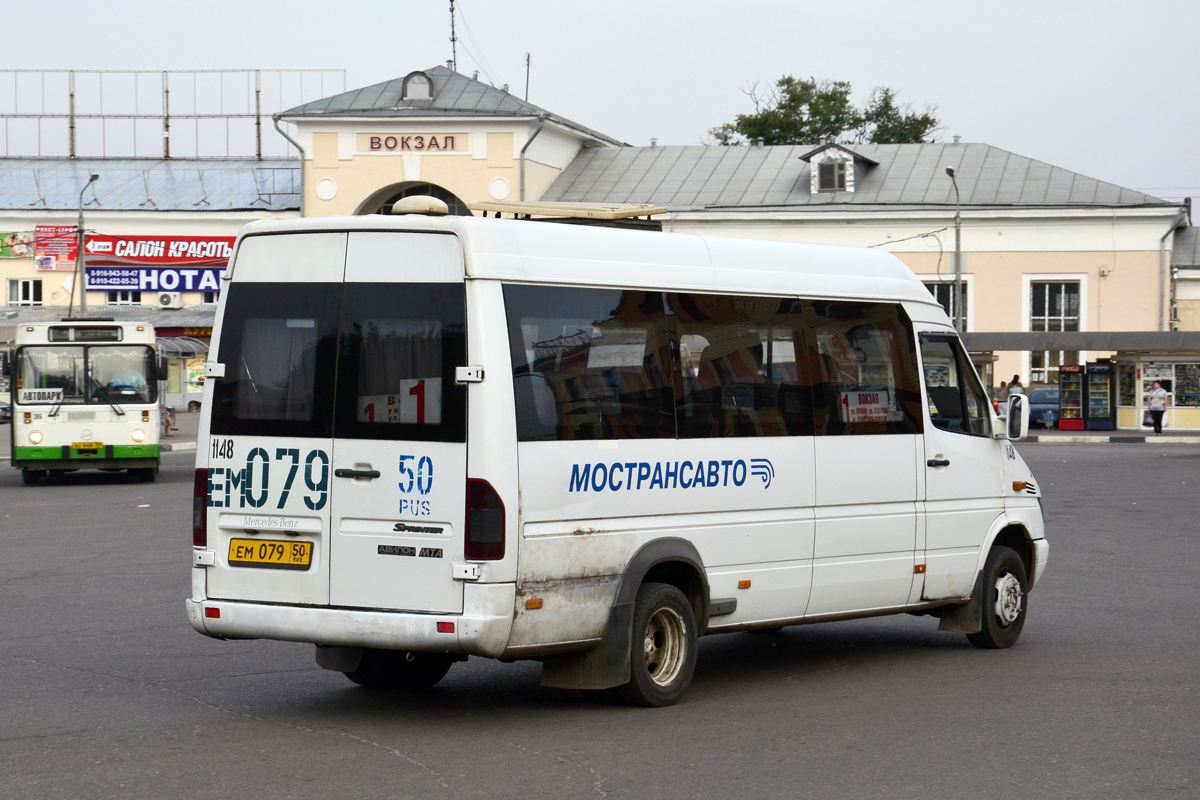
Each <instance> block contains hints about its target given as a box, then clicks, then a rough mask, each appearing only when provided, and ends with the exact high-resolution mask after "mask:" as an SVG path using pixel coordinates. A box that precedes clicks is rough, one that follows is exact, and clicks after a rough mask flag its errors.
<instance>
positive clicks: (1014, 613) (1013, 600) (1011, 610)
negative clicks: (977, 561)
mask: <svg viewBox="0 0 1200 800" xmlns="http://www.w3.org/2000/svg"><path fill="white" fill-rule="evenodd" d="M1023 600H1024V593H1023V592H1022V591H1021V582H1020V581H1019V580H1017V576H1016V575H1013V574H1012V573H1011V572H1006V573H1004V574H1003V575H1001V576H1000V577H999V578H997V579H996V603H995V609H994V610H995V613H996V619H998V620H1000V624H1001V625H1004V626H1006V627H1007V626H1009V625H1012V624H1013V623H1014V622H1016V621H1017V619H1018V618H1019V617H1020V616H1021V605H1022V602H1023Z"/></svg>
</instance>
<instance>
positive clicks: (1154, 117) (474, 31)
mask: <svg viewBox="0 0 1200 800" xmlns="http://www.w3.org/2000/svg"><path fill="white" fill-rule="evenodd" d="M456 8H457V12H458V14H457V31H458V36H459V41H458V53H457V55H458V69H459V71H460V72H462V73H464V74H467V75H471V74H473V73H474V71H475V70H476V69H478V70H480V73H481V74H480V79H481V80H485V81H489V82H494V83H495V84H496V85H502V84H508V85H509V88H510V91H511V92H512V93H513V94H515V95H517V96H519V97H520V96H523V95H524V93H525V77H526V75H525V54H526V53H529V54H530V74H529V100H530V101H531V102H533V103H536V104H538V105H540V106H542V107H543V108H546V109H548V110H551V111H553V112H554V113H556V114H559V115H561V116H565V117H567V118H569V119H572V120H575V121H576V122H579V123H581V124H584V125H587V126H589V127H592V128H595V129H597V130H599V131H602V132H604V133H606V134H608V135H610V136H612V137H614V138H617V139H620V140H622V141H625V142H628V143H630V144H635V145H646V144H649V142H650V139H651V137H654V138H657V139H658V142H659V144H660V145H665V144H696V143H700V142H703V141H704V140H705V138H706V134H707V131H708V130H709V129H710V128H712V127H715V126H717V125H720V124H721V123H723V122H728V121H731V120H732V119H733V118H734V116H735V115H736V114H738V113H746V112H749V111H752V110H753V106H752V103H751V101H750V99H749V98H748V97H747V96H746V90H747V88H748V87H750V86H752V85H754V84H755V83H756V82H757V83H758V84H759V85H760V86H768V85H770V84H771V83H773V82H774V81H776V80H778V78H779V77H781V76H782V75H794V76H796V77H810V76H811V77H816V78H818V79H831V80H845V81H849V82H850V83H851V84H852V86H853V87H854V94H855V96H856V99H858V100H862V99H865V98H866V96H867V95H868V94H869V93H870V91H871V89H872V88H874V87H876V86H888V87H891V88H893V89H896V90H898V91H899V93H900V96H899V99H900V100H901V101H902V102H904V101H907V102H910V103H912V104H913V105H914V106H916V107H917V108H923V107H924V106H925V105H926V104H931V105H935V106H937V114H938V116H939V117H940V119H941V120H942V123H943V129H942V130H941V131H940V133H939V134H938V135H939V136H940V137H941V138H942V139H943V140H945V141H949V140H950V138H951V137H952V136H954V135H959V136H961V137H962V140H963V141H965V142H986V143H988V144H991V145H993V146H995V147H999V148H1002V149H1005V150H1009V151H1012V152H1015V153H1019V154H1021V155H1024V156H1028V157H1031V158H1035V159H1038V160H1041V161H1045V162H1048V163H1050V164H1054V165H1056V166H1060V167H1064V168H1066V169H1070V170H1073V171H1075V172H1079V173H1082V174H1085V175H1088V176H1091V177H1095V178H1099V179H1101V180H1106V181H1110V182H1113V183H1116V184H1119V185H1121V186H1125V187H1128V188H1133V189H1139V190H1142V191H1146V192H1148V193H1150V194H1153V195H1155V196H1158V197H1162V198H1166V199H1179V198H1182V197H1184V196H1190V195H1196V196H1197V198H1198V199H1200V147H1197V145H1196V132H1197V130H1200V102H1197V93H1196V88H1197V77H1198V76H1197V64H1198V63H1200V61H1198V60H1197V59H1196V58H1195V52H1194V50H1195V45H1194V41H1195V35H1196V34H1195V31H1196V30H1197V29H1198V26H1197V23H1198V22H1200V3H1195V2H1194V0H1193V1H1192V2H1185V1H1183V0H1179V1H1174V0H1172V1H1170V2H1168V1H1166V0H1142V1H1141V2H1137V3H1131V2H1127V0H1126V1H1125V2H1110V1H1109V0H1095V1H1094V2H1059V1H1057V0H1042V1H1041V2H1027V1H1026V0H1009V1H1008V2H1003V3H1001V2H987V1H985V0H976V2H957V3H950V2H935V1H934V0H903V1H901V0H892V1H891V2H879V1H867V0H862V1H859V2H856V1H855V0H840V1H839V2H837V3H830V2H826V3H816V2H803V1H801V0H793V1H792V2H785V1H784V0H741V1H740V2H732V1H729V0H687V2H677V1H676V0H640V2H639V1H635V0H606V1H605V2H603V3H592V2H589V3H584V2H579V1H578V0H553V1H543V0H503V1H501V0H457V2H456ZM5 21H6V24H7V27H8V29H9V30H10V31H11V30H19V31H40V32H41V33H40V34H39V35H28V36H24V35H23V36H9V37H7V38H6V40H5V47H4V52H3V54H2V55H0V70H16V69H24V70H61V69H76V70H101V69H103V70H136V69H146V70H164V69H173V70H205V69H338V70H345V71H346V82H347V86H348V88H357V87H361V86H367V85H370V84H373V83H378V82H380V81H385V80H389V79H391V78H396V77H401V76H403V75H405V74H407V73H408V72H411V71H412V70H415V69H425V68H429V67H432V66H435V65H438V64H444V63H445V62H446V61H447V60H448V59H449V58H450V55H451V50H450V41H449V37H450V24H449V21H450V14H449V3H448V0H421V2H416V1H415V0H390V1H388V2H385V1H384V0H354V2H350V3H334V2H329V1H328V0H291V2H286V3H285V2H277V1H276V0H238V1H236V2H235V1H234V0H205V2H203V3H182V2H178V0H176V2H170V0H168V2H163V0H153V1H149V0H118V1H117V2H114V3H96V2H93V1H90V0H89V2H80V1H79V0H57V2H56V1H55V0H43V2H41V3H19V4H18V3H9V4H7V7H6V9H5ZM42 34H44V35H42ZM305 99H311V98H305ZM3 103H4V92H3V89H2V87H0V108H2V107H3ZM271 135H274V134H273V133H272V134H271Z"/></svg>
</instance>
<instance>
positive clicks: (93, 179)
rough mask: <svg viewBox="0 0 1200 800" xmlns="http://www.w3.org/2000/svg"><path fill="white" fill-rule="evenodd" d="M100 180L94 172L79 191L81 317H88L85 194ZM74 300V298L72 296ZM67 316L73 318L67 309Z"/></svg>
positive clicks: (77, 270) (77, 273) (77, 237)
mask: <svg viewBox="0 0 1200 800" xmlns="http://www.w3.org/2000/svg"><path fill="white" fill-rule="evenodd" d="M99 179H100V173H98V172H93V173H92V174H91V175H90V176H89V177H88V182H87V183H85V184H84V185H83V188H82V189H80V190H79V219H78V221H76V223H75V284H76V285H77V286H78V287H79V316H81V317H83V316H86V315H87V267H86V266H85V265H84V258H85V256H84V252H83V193H84V192H86V191H87V188H88V187H89V186H91V185H92V184H93V183H95V182H96V181H98V180H99ZM81 275H82V276H83V283H80V282H79V281H80V276H81ZM72 299H73V296H72ZM67 316H68V317H69V316H71V310H70V309H69V308H68V309H67Z"/></svg>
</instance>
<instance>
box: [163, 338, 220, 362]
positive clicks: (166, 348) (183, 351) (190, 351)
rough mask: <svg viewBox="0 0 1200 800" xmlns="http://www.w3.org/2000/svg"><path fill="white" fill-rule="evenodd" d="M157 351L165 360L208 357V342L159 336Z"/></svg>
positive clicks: (205, 340)
mask: <svg viewBox="0 0 1200 800" xmlns="http://www.w3.org/2000/svg"><path fill="white" fill-rule="evenodd" d="M158 351H159V353H160V354H161V355H163V356H165V357H166V358H193V357H195V356H206V355H208V340H207V339H195V338H193V337H191V336H160V337H159V339H158Z"/></svg>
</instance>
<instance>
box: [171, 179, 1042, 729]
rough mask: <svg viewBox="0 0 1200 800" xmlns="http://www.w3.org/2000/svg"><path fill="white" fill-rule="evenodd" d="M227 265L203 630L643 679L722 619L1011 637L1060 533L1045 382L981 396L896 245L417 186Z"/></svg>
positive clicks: (691, 649)
mask: <svg viewBox="0 0 1200 800" xmlns="http://www.w3.org/2000/svg"><path fill="white" fill-rule="evenodd" d="M434 204H436V201H434ZM431 205H433V204H431ZM226 279H227V280H228V284H227V286H226V287H225V290H224V291H222V292H221V300H220V308H219V312H218V319H217V322H216V328H215V329H214V335H213V347H212V351H211V352H212V353H213V355H212V356H210V361H209V363H208V364H207V366H206V375H207V381H206V384H205V388H204V392H205V396H204V404H203V408H204V412H203V413H204V416H203V418H202V420H201V423H200V430H199V442H198V453H197V460H196V474H195V489H194V515H193V517H194V519H193V534H192V535H193V539H192V545H193V550H192V564H193V569H192V591H191V597H190V598H189V599H188V600H187V603H186V605H187V613H188V617H189V619H190V622H191V624H192V626H193V627H194V628H195V629H196V630H198V631H200V632H201V633H204V634H207V635H209V636H213V637H217V638H222V639H251V638H265V639H278V640H287V641H298V642H311V643H313V644H315V645H316V660H317V663H318V664H320V665H321V666H322V667H325V668H327V669H330V670H334V671H338V672H343V673H345V675H346V676H347V677H348V678H349V679H350V680H352V681H354V682H356V683H358V684H363V685H366V686H382V687H424V686H431V685H433V684H434V683H436V682H437V681H438V680H440V679H441V678H442V677H443V676H444V675H445V674H446V672H447V671H448V670H449V669H450V667H451V665H452V664H453V663H454V662H455V661H462V660H465V659H466V658H467V657H468V656H471V655H474V656H486V657H491V658H499V659H505V660H507V659H537V660H540V661H541V662H542V684H543V685H545V686H552V687H562V688H575V689H616V690H617V691H618V692H619V693H620V694H622V695H623V696H624V697H625V698H626V699H627V700H628V701H629V702H632V703H636V704H643V705H653V706H662V705H667V704H670V703H673V702H675V701H676V700H677V699H678V698H679V697H680V696H681V694H682V693H683V692H684V690H685V689H686V688H687V686H688V683H689V682H690V680H691V677H692V674H693V670H694V668H695V663H696V654H697V639H698V637H700V636H702V635H705V634H713V633H725V632H731V631H747V630H772V629H777V628H781V627H783V626H788V625H798V624H806V623H813V622H823V621H828V620H839V619H849V618H855V617H866V616H873V615H882V614H896V613H903V612H908V613H914V614H928V615H931V616H935V617H938V618H940V628H941V629H942V630H947V631H952V632H960V633H964V634H966V635H967V636H968V637H969V639H970V640H971V642H973V643H974V644H976V645H978V646H981V647H987V648H1004V647H1008V646H1010V645H1012V644H1014V643H1015V642H1016V641H1017V638H1018V637H1019V635H1020V633H1021V629H1022V626H1023V625H1024V623H1025V617H1026V614H1027V611H1028V593H1029V591H1030V589H1032V588H1033V586H1034V584H1035V583H1036V582H1037V580H1038V579H1039V577H1040V576H1041V574H1042V572H1043V570H1044V569H1045V565H1046V557H1047V553H1048V549H1049V548H1048V545H1047V544H1046V541H1045V538H1044V533H1043V524H1042V513H1041V499H1040V498H1041V492H1040V491H1039V489H1038V487H1037V485H1036V483H1035V481H1034V480H1033V477H1032V476H1031V474H1030V471H1029V469H1028V467H1027V466H1026V465H1025V462H1024V461H1023V460H1022V459H1021V457H1020V455H1019V454H1018V453H1017V451H1016V450H1015V449H1014V447H1013V445H1012V442H1011V440H1013V439H1020V438H1023V437H1024V435H1025V433H1026V431H1027V427H1028V416H1029V414H1028V406H1027V405H1026V404H1025V403H1024V402H1023V401H1024V398H1016V399H1014V400H1013V401H1012V405H1011V406H1010V409H1009V413H1008V416H1007V419H1006V420H1001V419H998V418H997V417H995V416H994V415H993V413H992V408H991V403H990V402H989V399H988V396H987V394H986V393H985V391H984V389H983V387H982V386H981V384H980V381H979V379H978V377H977V376H976V373H975V371H974V369H973V367H972V365H971V362H970V360H969V358H968V355H967V353H966V352H965V351H964V350H963V347H962V345H961V343H960V342H959V339H958V336H957V335H956V334H955V332H954V330H953V328H952V326H951V324H950V321H949V320H948V319H947V317H946V314H945V313H944V311H943V310H942V308H941V306H939V305H938V304H937V302H936V301H935V300H934V298H933V297H931V296H930V293H929V291H928V290H927V289H926V288H925V287H924V286H923V285H922V284H921V283H920V281H918V280H917V279H916V277H915V276H914V275H913V274H912V273H911V272H910V271H909V270H908V269H907V268H906V267H905V266H904V265H903V264H902V263H901V262H900V261H899V260H897V259H896V258H895V257H893V256H891V255H889V254H887V253H882V252H878V251H874V250H860V249H849V248H836V247H820V246H807V245H796V244H784V243H775V242H762V241H747V240H739V239H731V238H718V237H703V236H693V235H678V234H668V233H661V232H651V231H644V230H641V231H639V230H619V229H612V228H607V227H595V226H585V225H566V224H556V223H554V222H547V221H538V220H524V219H517V220H510V219H503V220H501V219H487V218H482V219H481V218H478V217H446V216H437V215H434V214H415V213H409V214H402V215H392V216H378V215H376V216H361V217H352V218H332V217H331V218H315V219H304V220H298V221H290V222H269V221H263V222H255V223H252V224H250V225H248V226H247V227H246V228H245V229H244V230H243V232H242V234H241V236H240V237H239V239H238V242H237V246H236V253H235V257H234V259H233V262H232V267H231V269H230V270H229V273H228V275H227V278H226Z"/></svg>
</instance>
